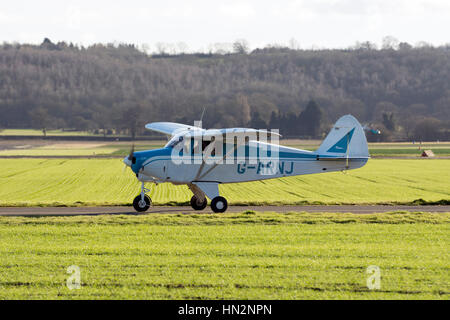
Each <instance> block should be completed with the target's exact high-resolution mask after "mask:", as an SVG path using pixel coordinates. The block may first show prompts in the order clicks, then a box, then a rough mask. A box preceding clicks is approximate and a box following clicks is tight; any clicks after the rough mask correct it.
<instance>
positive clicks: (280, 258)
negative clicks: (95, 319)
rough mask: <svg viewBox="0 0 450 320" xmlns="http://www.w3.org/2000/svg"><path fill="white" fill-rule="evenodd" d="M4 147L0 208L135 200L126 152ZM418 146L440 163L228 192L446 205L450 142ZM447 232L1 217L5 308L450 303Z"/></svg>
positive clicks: (381, 220)
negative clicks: (373, 270)
mask: <svg viewBox="0 0 450 320" xmlns="http://www.w3.org/2000/svg"><path fill="white" fill-rule="evenodd" d="M162 144H163V142H156V143H154V142H150V143H149V142H145V143H137V146H136V147H137V149H138V150H140V149H146V148H155V147H158V146H160V145H162ZM288 144H289V145H292V146H297V147H302V148H305V149H315V148H316V145H315V144H314V142H313V143H308V144H305V143H303V142H301V141H289V143H288ZM4 146H5V147H4V148H0V149H3V150H0V157H3V158H1V159H0V168H1V170H0V206H98V205H110V206H116V205H130V203H131V201H132V200H133V198H134V197H135V196H136V194H137V193H138V192H139V184H138V182H137V181H136V179H135V178H134V176H133V174H132V173H131V171H130V170H129V169H127V170H126V171H125V172H123V164H122V162H121V159H120V157H123V156H124V155H125V154H126V153H127V152H129V144H128V143H112V144H111V143H108V144H104V143H95V144H94V143H87V144H86V143H83V144H78V145H76V144H74V143H48V142H43V143H41V144H39V145H37V144H36V143H35V142H31V143H28V142H26V143H23V144H21V145H20V146H19V148H17V145H15V146H14V147H11V144H9V145H7V144H6V143H4ZM0 147H1V143H0ZM370 148H371V153H372V154H374V151H373V150H380V151H379V152H378V154H379V155H382V156H402V157H416V158H418V152H420V151H419V150H418V149H417V146H411V145H410V144H407V145H404V144H377V145H371V147H370ZM421 148H422V149H432V150H433V151H434V152H435V154H436V155H437V158H436V159H427V160H419V159H406V158H403V159H371V160H369V163H368V164H367V165H366V166H365V167H364V168H362V169H358V170H354V171H348V172H346V173H345V174H344V173H340V172H338V173H326V174H320V175H310V176H299V177H289V178H283V179H277V180H267V181H260V182H252V183H242V184H233V185H222V186H220V190H221V192H222V193H223V195H224V196H225V197H226V198H227V199H228V200H229V202H230V204H235V205H237V204H244V205H268V204H273V205H294V204H297V205H298V204H396V203H401V204H424V203H448V201H449V200H450V184H449V182H450V159H444V158H445V157H447V156H448V155H450V144H448V143H440V144H431V145H430V146H428V145H426V144H424V145H422V147H421ZM437 149H439V150H441V151H438V152H436V151H435V150H437ZM447 149H448V151H447ZM386 150H388V151H386ZM398 150H400V152H399V151H398ZM375 153H376V152H375ZM98 155H104V156H108V157H110V158H106V159H105V158H96V156H98ZM10 156H19V157H20V156H39V157H43V158H34V159H33V158H32V159H28V158H8V157H10ZM52 156H59V157H64V156H65V157H66V158H58V159H56V158H51V157H52ZM46 157H48V158H46ZM70 157H81V158H76V159H75V158H70ZM83 157H84V158H83ZM88 157H89V158H88ZM114 157H116V158H114ZM439 157H443V158H441V159H439ZM148 186H150V187H151V189H152V191H151V192H150V196H151V197H152V199H153V201H154V203H155V204H156V205H178V204H187V203H188V201H189V199H190V197H191V193H190V191H189V190H188V188H187V187H185V186H173V185H169V184H163V185H159V186H157V187H156V188H154V187H153V185H151V184H149V185H148ZM421 208H424V211H426V206H423V207H421ZM449 231H450V213H439V214H438V213H427V212H422V213H407V212H392V213H378V214H364V215H357V214H346V213H305V212H284V213H280V212H257V210H256V211H250V210H248V211H245V212H241V213H225V214H201V213H200V214H197V213H195V214H192V213H191V214H182V212H180V213H179V214H157V213H151V212H150V213H149V214H146V215H104V216H71V217H0V299H443V300H448V299H449V298H450V288H449V284H450V276H449V268H450V264H449V261H450V259H449V252H450V251H449V240H450V238H449V237H450V232H449ZM70 265H77V266H79V267H80V270H81V282H82V286H81V289H79V290H69V289H68V288H67V287H66V280H67V278H68V277H69V274H67V272H66V271H67V268H68V267H69V266H70ZM370 265H376V266H379V267H380V269H381V288H380V289H379V290H369V289H368V287H367V285H366V280H367V277H368V276H369V275H368V274H366V268H367V267H368V266H370Z"/></svg>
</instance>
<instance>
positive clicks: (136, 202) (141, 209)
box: [133, 195, 152, 212]
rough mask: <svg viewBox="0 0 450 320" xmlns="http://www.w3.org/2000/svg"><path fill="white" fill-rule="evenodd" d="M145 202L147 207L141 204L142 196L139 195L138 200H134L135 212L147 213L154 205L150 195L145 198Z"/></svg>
mask: <svg viewBox="0 0 450 320" xmlns="http://www.w3.org/2000/svg"><path fill="white" fill-rule="evenodd" d="M144 201H145V205H143V204H142V203H140V202H141V195H138V196H137V197H136V198H134V200H133V207H134V210H136V211H137V212H144V211H147V210H148V208H150V206H151V205H152V199H150V197H149V196H148V195H145V196H144Z"/></svg>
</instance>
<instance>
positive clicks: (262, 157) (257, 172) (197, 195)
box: [123, 115, 369, 213]
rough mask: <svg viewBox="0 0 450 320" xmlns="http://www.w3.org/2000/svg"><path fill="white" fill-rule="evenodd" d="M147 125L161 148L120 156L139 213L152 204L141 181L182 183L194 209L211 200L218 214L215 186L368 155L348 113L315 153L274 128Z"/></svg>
mask: <svg viewBox="0 0 450 320" xmlns="http://www.w3.org/2000/svg"><path fill="white" fill-rule="evenodd" d="M145 127H146V128H147V129H149V130H153V131H155V132H159V133H163V134H166V135H168V136H169V137H170V140H169V142H168V143H167V144H166V145H165V146H164V147H163V148H160V149H154V150H146V151H134V147H133V148H132V150H131V152H130V154H129V155H128V156H127V157H125V158H124V159H123V162H124V163H125V165H127V166H129V167H130V168H131V170H132V171H133V172H134V173H135V174H136V177H137V179H138V180H139V181H140V182H141V193H140V194H139V195H138V196H137V197H136V198H135V199H134V201H133V207H134V208H135V210H136V211H138V212H144V211H146V210H148V209H149V208H150V206H151V204H152V201H151V199H150V197H149V196H148V195H147V194H146V193H148V192H149V191H150V190H149V189H147V188H145V186H144V184H145V182H153V183H155V184H156V185H157V184H159V183H164V182H171V183H173V184H176V185H180V184H185V185H187V186H188V187H189V189H190V190H191V191H192V193H193V196H192V198H191V201H190V204H191V206H192V208H193V209H195V210H203V209H205V208H206V205H207V199H206V198H209V199H210V200H211V209H212V211H214V212H216V213H219V212H225V211H226V209H227V207H228V202H227V200H226V199H225V198H224V197H222V196H220V193H219V184H222V183H237V182H246V181H256V180H265V179H273V178H281V177H288V176H296V175H304V174H313V173H324V172H333V171H345V170H351V169H357V168H361V167H362V166H364V165H365V164H366V163H367V161H368V159H369V150H368V147H367V140H366V136H365V133H364V128H363V127H362V126H361V124H360V123H359V122H358V120H356V119H355V118H354V117H353V116H351V115H345V116H343V117H341V118H340V119H339V120H338V121H337V122H336V124H335V125H334V126H333V128H332V129H331V131H330V133H329V134H328V135H327V137H326V138H325V140H324V141H323V142H322V144H321V145H320V147H319V148H318V149H317V150H316V151H308V150H301V149H296V148H291V147H285V146H280V145H279V144H278V139H279V137H280V135H279V134H278V132H277V131H267V130H256V129H248V128H229V129H208V130H206V129H203V128H201V125H200V126H199V125H194V126H189V125H185V124H179V123H172V122H154V123H149V124H147V125H146V126H145Z"/></svg>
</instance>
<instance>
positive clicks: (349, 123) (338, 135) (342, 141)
mask: <svg viewBox="0 0 450 320" xmlns="http://www.w3.org/2000/svg"><path fill="white" fill-rule="evenodd" d="M316 153H317V154H318V155H320V156H331V157H347V158H350V159H351V158H368V157H369V148H368V147H367V140H366V135H365V134H364V129H363V128H362V127H361V124H360V123H359V122H358V120H356V119H355V117H353V116H352V115H346V116H343V117H341V118H340V119H339V120H338V121H337V122H336V123H335V125H334V127H333V128H332V129H331V131H330V133H329V134H328V136H327V137H326V138H325V140H324V141H323V142H322V144H321V145H320V147H319V149H317V150H316Z"/></svg>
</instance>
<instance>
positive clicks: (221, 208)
mask: <svg viewBox="0 0 450 320" xmlns="http://www.w3.org/2000/svg"><path fill="white" fill-rule="evenodd" d="M227 208H228V202H227V199H225V198H224V197H215V198H214V199H212V201H211V209H212V211H214V212H216V213H220V212H225V211H226V210H227Z"/></svg>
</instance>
